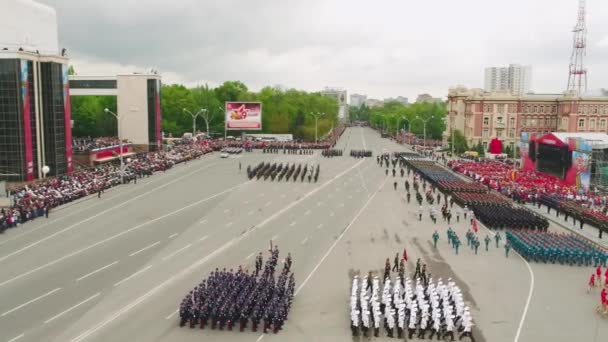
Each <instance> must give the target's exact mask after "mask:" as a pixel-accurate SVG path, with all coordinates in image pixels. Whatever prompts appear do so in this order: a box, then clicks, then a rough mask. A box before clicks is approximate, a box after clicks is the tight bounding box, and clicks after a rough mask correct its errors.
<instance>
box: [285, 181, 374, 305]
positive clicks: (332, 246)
mask: <svg viewBox="0 0 608 342" xmlns="http://www.w3.org/2000/svg"><path fill="white" fill-rule="evenodd" d="M384 183H386V178H385V179H384V182H382V184H381V185H380V187H379V188H378V190H376V192H375V193H374V195H373V196H371V197H370V198H368V200H367V202H365V204H364V205H363V206H362V207H361V209H359V212H357V215H355V217H354V218H353V219H352V221H350V223H349V224H348V226H346V228H344V231H343V232H342V234H340V236H338V238H337V239H336V241H334V243H333V244H332V245H331V246H330V247H329V249H328V250H327V252H325V254H324V255H323V257H322V258H321V260H319V262H318V263H317V265H316V266H315V267H314V268H313V269H312V271H311V272H310V274H308V276H307V277H306V279H304V281H303V282H302V284H300V287H298V289H297V290H296V292H295V293H294V296H297V295H298V293H299V292H300V291H301V290H302V289H303V288H304V286H306V283H308V281H309V280H310V278H311V277H312V276H313V275H314V274H315V272H317V269H318V268H319V266H321V264H322V263H323V261H325V259H326V258H327V257H328V256H329V254H330V253H331V251H333V250H334V248H335V247H336V246H337V245H338V243H339V242H340V241H341V240H342V238H343V237H344V235H345V234H346V233H347V232H348V231H349V230H350V228H351V227H352V226H353V224H354V223H355V222H356V221H357V219H358V218H359V216H361V214H362V213H363V211H364V210H365V209H366V208H367V206H368V205H369V204H370V202H371V201H372V199H374V197H376V194H378V192H379V191H380V189H382V186H384Z"/></svg>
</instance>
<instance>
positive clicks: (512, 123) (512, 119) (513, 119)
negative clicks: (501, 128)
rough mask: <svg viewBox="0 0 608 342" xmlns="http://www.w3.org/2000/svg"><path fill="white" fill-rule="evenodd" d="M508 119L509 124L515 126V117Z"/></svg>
mask: <svg viewBox="0 0 608 342" xmlns="http://www.w3.org/2000/svg"><path fill="white" fill-rule="evenodd" d="M509 121H510V122H509V125H510V126H511V127H515V118H511V119H509Z"/></svg>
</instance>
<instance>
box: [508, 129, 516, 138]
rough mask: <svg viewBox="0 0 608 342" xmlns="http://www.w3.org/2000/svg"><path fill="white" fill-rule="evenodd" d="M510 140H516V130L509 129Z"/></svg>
mask: <svg viewBox="0 0 608 342" xmlns="http://www.w3.org/2000/svg"><path fill="white" fill-rule="evenodd" d="M509 138H515V128H510V129H509Z"/></svg>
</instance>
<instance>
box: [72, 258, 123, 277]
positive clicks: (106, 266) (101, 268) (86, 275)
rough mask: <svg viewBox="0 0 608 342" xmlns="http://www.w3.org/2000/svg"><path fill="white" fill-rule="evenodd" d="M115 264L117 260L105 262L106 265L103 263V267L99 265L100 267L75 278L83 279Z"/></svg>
mask: <svg viewBox="0 0 608 342" xmlns="http://www.w3.org/2000/svg"><path fill="white" fill-rule="evenodd" d="M116 264H118V260H116V261H114V262H113V263H110V264H107V265H105V266H103V267H100V268H98V269H96V270H95V271H93V272H91V273H87V274H85V275H83V276H82V277H80V278H78V279H76V281H81V280H83V279H87V278H88V277H90V276H92V275H93V274H95V273H99V272H101V271H103V270H105V269H106V268H109V267H112V266H114V265H116Z"/></svg>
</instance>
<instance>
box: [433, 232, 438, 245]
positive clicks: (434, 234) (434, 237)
mask: <svg viewBox="0 0 608 342" xmlns="http://www.w3.org/2000/svg"><path fill="white" fill-rule="evenodd" d="M438 240H439V233H437V230H435V232H434V233H433V247H434V248H435V249H437V241H438Z"/></svg>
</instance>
